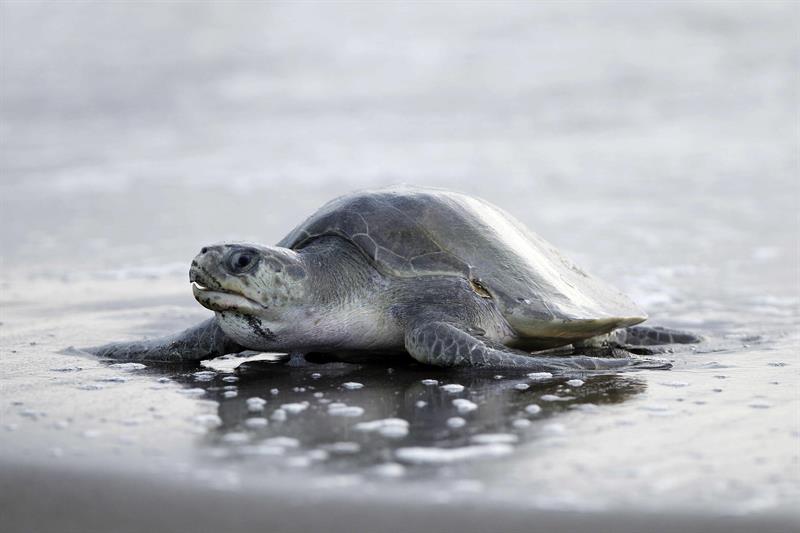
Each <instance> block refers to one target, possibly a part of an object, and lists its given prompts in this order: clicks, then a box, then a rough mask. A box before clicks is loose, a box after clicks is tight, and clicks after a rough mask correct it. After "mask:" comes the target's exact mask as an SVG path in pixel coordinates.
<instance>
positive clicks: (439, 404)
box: [160, 360, 646, 475]
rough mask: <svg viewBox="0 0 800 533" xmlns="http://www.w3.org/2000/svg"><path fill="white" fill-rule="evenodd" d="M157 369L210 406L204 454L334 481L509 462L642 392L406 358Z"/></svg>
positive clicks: (633, 385)
mask: <svg viewBox="0 0 800 533" xmlns="http://www.w3.org/2000/svg"><path fill="white" fill-rule="evenodd" d="M160 371H161V372H164V373H167V374H168V375H169V376H170V378H171V379H172V380H174V381H176V382H179V383H181V384H183V385H184V387H185V389H184V391H183V392H187V391H189V392H193V393H195V394H197V395H198V397H202V398H203V399H204V400H206V401H207V400H212V401H213V402H214V403H211V402H209V405H211V406H213V408H215V410H216V412H213V409H212V411H211V412H209V413H208V414H206V415H202V416H199V417H198V419H197V420H196V423H197V424H198V425H199V426H203V427H205V428H207V432H206V434H205V437H204V439H203V444H204V446H203V450H202V451H203V453H207V454H208V455H210V456H211V457H216V458H218V459H220V460H223V461H229V460H248V461H256V462H260V463H264V464H266V465H272V466H275V467H298V466H299V467H308V468H315V469H321V470H323V471H325V472H338V473H343V472H347V473H352V472H358V471H362V470H364V469H367V468H375V467H377V468H384V470H386V467H387V465H391V468H395V469H397V468H400V469H402V470H403V471H404V472H405V471H406V469H407V468H408V466H409V465H427V466H430V465H431V464H434V465H435V464H452V463H457V462H460V461H462V460H465V459H472V458H478V457H487V456H488V457H493V456H498V455H505V454H508V453H511V452H512V451H513V449H514V447H515V446H518V445H523V444H526V443H532V442H535V441H536V440H537V439H539V438H542V435H543V431H542V428H547V427H551V428H552V427H554V426H557V424H554V423H553V422H557V419H558V417H559V415H562V414H563V413H566V412H569V411H571V410H573V409H595V408H597V406H601V405H603V404H614V403H619V402H623V401H625V400H626V399H629V398H632V397H634V396H636V395H637V394H640V393H641V392H643V391H644V390H645V387H646V385H645V381H644V380H642V379H639V378H637V377H636V374H635V373H625V374H616V375H598V374H591V375H588V374H571V375H565V376H556V377H553V376H547V375H538V374H527V373H525V372H521V371H513V372H502V373H498V372H497V371H488V372H487V371H475V370H470V371H457V372H454V371H452V370H449V371H448V370H443V369H436V368H431V367H426V366H422V365H419V364H416V363H409V362H408V361H405V360H396V361H392V366H385V365H375V364H363V365H362V364H351V363H341V362H337V363H325V364H312V365H308V366H303V367H293V366H288V365H285V364H281V363H276V362H270V361H246V362H244V363H242V364H240V365H239V366H238V367H236V368H219V367H217V368H209V367H207V366H206V367H199V366H198V367H188V368H187V367H183V368H180V370H179V371H178V372H177V373H176V372H175V371H176V368H175V367H162V368H161V369H160ZM162 375H163V374H162ZM545 434H546V432H545ZM434 452H435V453H434ZM398 463H402V464H403V465H405V466H401V465H400V464H398ZM379 465H380V466H379ZM391 468H389V469H388V470H386V472H388V473H391V471H392V470H391ZM412 471H413V472H416V473H418V474H420V475H425V473H430V472H435V471H436V469H430V468H415V469H412Z"/></svg>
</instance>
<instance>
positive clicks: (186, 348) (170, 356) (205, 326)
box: [85, 318, 246, 363]
mask: <svg viewBox="0 0 800 533" xmlns="http://www.w3.org/2000/svg"><path fill="white" fill-rule="evenodd" d="M245 349H246V348H244V347H242V346H240V345H239V344H237V343H236V342H234V341H232V340H231V339H230V338H229V337H228V336H227V335H225V333H223V331H222V329H220V327H219V324H217V320H216V318H210V319H208V320H206V321H205V322H201V323H200V324H198V325H196V326H193V327H191V328H189V329H187V330H184V331H182V332H180V333H176V334H174V335H170V336H168V337H161V338H158V339H151V340H144V341H135V342H114V343H111V344H106V345H104V346H97V347H94V348H85V351H87V352H89V353H91V354H94V355H97V356H99V357H104V358H108V359H117V360H121V361H161V362H171V363H180V362H189V361H201V360H203V359H212V358H214V357H219V356H220V355H225V354H228V353H236V352H241V351H243V350H245Z"/></svg>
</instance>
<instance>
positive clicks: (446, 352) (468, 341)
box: [405, 321, 671, 372]
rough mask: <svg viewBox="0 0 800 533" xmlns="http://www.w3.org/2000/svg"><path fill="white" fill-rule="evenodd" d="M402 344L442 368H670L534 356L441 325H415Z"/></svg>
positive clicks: (636, 362)
mask: <svg viewBox="0 0 800 533" xmlns="http://www.w3.org/2000/svg"><path fill="white" fill-rule="evenodd" d="M405 343H406V349H407V350H408V353H409V354H411V356H412V357H413V358H414V359H416V360H417V361H419V362H421V363H426V364H430V365H436V366H444V367H477V368H524V369H529V370H534V371H538V372H564V371H570V370H620V369H625V368H669V367H670V366H671V365H669V363H665V362H663V361H648V360H642V359H637V358H631V357H627V358H602V357H588V356H585V355H577V356H570V357H558V356H556V357H541V356H535V355H530V354H527V353H526V352H522V351H519V350H513V349H510V348H508V347H506V346H504V345H502V344H499V343H495V342H492V341H490V340H488V339H484V338H482V337H478V336H474V335H472V334H470V333H468V332H467V328H465V327H464V328H462V327H460V326H459V325H457V324H453V323H449V322H444V321H433V322H425V321H421V322H418V323H416V324H415V325H414V326H413V327H412V328H411V329H409V330H408V331H407V332H406V337H405Z"/></svg>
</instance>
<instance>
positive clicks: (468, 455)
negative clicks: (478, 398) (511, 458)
mask: <svg viewBox="0 0 800 533" xmlns="http://www.w3.org/2000/svg"><path fill="white" fill-rule="evenodd" d="M513 451H514V448H513V447H512V446H511V445H509V444H480V445H470V446H462V447H459V448H436V447H433V446H413V447H408V448H398V449H397V450H396V451H395V457H397V459H398V460H399V461H402V462H405V463H412V464H448V463H456V462H462V461H469V460H472V459H483V458H489V457H502V456H504V455H508V454H510V453H512V452H513Z"/></svg>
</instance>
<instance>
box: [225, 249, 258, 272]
mask: <svg viewBox="0 0 800 533" xmlns="http://www.w3.org/2000/svg"><path fill="white" fill-rule="evenodd" d="M257 262H258V255H256V252H255V250H248V249H244V250H234V251H233V252H231V254H230V255H229V256H228V261H227V263H228V265H227V266H228V270H230V271H231V273H233V274H242V273H244V272H248V271H250V270H251V269H252V268H253V267H254V266H255V264H256V263H257Z"/></svg>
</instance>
